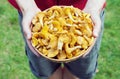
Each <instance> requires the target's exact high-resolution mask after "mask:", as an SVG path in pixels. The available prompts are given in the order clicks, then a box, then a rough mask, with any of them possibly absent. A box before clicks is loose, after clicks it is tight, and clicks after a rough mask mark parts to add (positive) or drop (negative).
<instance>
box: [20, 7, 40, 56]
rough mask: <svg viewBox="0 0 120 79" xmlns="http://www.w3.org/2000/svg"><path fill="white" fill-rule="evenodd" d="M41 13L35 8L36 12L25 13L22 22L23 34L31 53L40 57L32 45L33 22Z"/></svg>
mask: <svg viewBox="0 0 120 79" xmlns="http://www.w3.org/2000/svg"><path fill="white" fill-rule="evenodd" d="M38 12H40V10H39V9H38V8H35V9H34V10H28V11H25V12H24V13H23V20H22V27H23V34H24V37H25V39H26V42H27V44H28V46H29V48H30V49H31V51H32V52H33V53H34V54H35V55H37V56H39V54H38V53H37V52H36V51H35V50H34V48H33V47H32V45H31V28H30V26H31V21H32V19H33V17H34V16H35V15H36V13H38Z"/></svg>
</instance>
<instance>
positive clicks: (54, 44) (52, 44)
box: [47, 35, 58, 49]
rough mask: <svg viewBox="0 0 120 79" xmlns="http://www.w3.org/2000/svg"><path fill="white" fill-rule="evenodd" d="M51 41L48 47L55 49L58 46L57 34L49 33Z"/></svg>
mask: <svg viewBox="0 0 120 79" xmlns="http://www.w3.org/2000/svg"><path fill="white" fill-rule="evenodd" d="M49 38H50V42H49V44H48V46H47V47H48V48H51V49H55V48H57V40H58V39H57V37H56V36H55V35H49Z"/></svg>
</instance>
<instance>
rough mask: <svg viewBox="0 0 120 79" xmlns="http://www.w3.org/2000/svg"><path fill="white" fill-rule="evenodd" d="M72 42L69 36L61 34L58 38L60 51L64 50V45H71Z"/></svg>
mask: <svg viewBox="0 0 120 79" xmlns="http://www.w3.org/2000/svg"><path fill="white" fill-rule="evenodd" d="M70 41H71V38H70V36H69V35H68V34H61V35H60V36H59V38H58V46H57V49H58V50H62V47H63V44H64V43H69V42H70Z"/></svg>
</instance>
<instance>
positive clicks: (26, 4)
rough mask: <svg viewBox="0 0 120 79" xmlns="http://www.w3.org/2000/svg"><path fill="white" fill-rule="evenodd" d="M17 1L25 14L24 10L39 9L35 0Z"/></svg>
mask: <svg viewBox="0 0 120 79" xmlns="http://www.w3.org/2000/svg"><path fill="white" fill-rule="evenodd" d="M16 3H17V4H18V6H19V8H20V10H21V11H22V13H23V14H24V12H27V11H31V10H33V11H34V10H35V9H38V7H37V5H36V3H35V1H34V0H16Z"/></svg>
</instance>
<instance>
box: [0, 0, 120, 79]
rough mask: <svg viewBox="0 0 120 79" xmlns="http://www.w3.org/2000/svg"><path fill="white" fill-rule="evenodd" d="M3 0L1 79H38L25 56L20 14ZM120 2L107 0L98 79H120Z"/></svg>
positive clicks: (0, 12)
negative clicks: (19, 22) (19, 19)
mask: <svg viewBox="0 0 120 79" xmlns="http://www.w3.org/2000/svg"><path fill="white" fill-rule="evenodd" d="M5 1H6V0H0V79H36V78H35V77H34V75H33V74H32V73H31V71H30V69H29V65H28V60H27V57H26V55H25V53H24V42H23V39H22V35H21V32H20V28H19V24H18V19H17V18H18V13H17V11H16V10H15V9H13V7H12V6H10V5H9V3H7V2H5ZM119 6H120V0H108V2H107V7H106V17H105V29H104V34H103V40H102V44H101V49H100V56H99V63H98V68H99V72H98V73H97V74H96V76H95V79H120V58H119V57H120V40H119V39H120V15H119V14H120V7H119Z"/></svg>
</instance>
